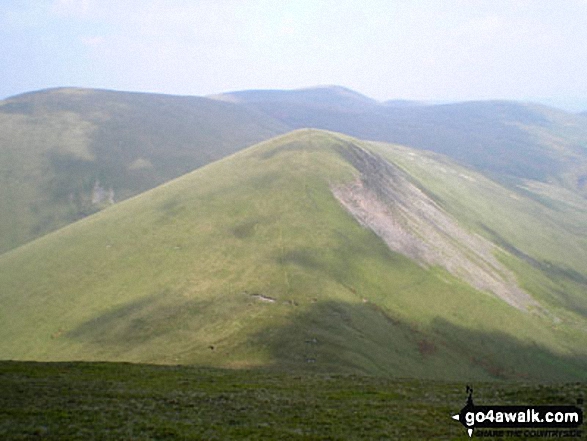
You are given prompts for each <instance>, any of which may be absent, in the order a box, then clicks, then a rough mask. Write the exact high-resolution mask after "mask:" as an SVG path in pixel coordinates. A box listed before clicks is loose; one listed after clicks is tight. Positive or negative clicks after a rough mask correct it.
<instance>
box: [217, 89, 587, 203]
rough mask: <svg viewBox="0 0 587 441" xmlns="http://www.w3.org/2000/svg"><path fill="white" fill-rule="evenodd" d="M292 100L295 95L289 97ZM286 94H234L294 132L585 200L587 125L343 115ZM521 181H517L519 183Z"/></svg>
mask: <svg viewBox="0 0 587 441" xmlns="http://www.w3.org/2000/svg"><path fill="white" fill-rule="evenodd" d="M290 93H292V94H293V93H294V92H290ZM282 94H286V95H285V96H287V92H278V91H274V92H271V93H267V94H254V96H253V98H251V99H249V94H248V93H247V92H242V93H239V92H235V93H231V94H228V95H227V96H228V97H234V96H238V97H239V100H238V102H239V103H242V104H248V105H249V107H250V108H254V109H256V110H259V111H262V112H264V113H265V114H267V115H269V116H272V117H274V118H276V119H278V120H280V121H281V122H283V123H284V124H286V125H287V126H289V127H291V128H292V129H296V128H304V127H312V128H318V129H324V130H332V131H336V132H341V133H345V134H348V135H351V136H356V137H359V138H361V139H369V140H376V141H384V142H393V143H398V144H402V145H409V146H412V147H416V148H419V149H425V150H432V151H435V152H437V153H442V154H444V155H448V156H450V157H452V158H453V159H456V160H457V161H459V162H461V163H463V164H467V165H470V166H473V167H475V168H476V169H477V170H480V171H483V172H487V173H490V174H492V175H493V176H495V177H498V178H500V179H504V178H505V179H506V181H507V180H508V179H511V178H514V179H516V180H519V179H531V180H537V181H540V182H556V183H558V184H560V185H563V186H565V187H566V188H568V189H571V190H574V191H578V192H580V193H581V194H583V195H584V196H587V185H586V182H587V119H585V118H583V117H581V116H578V115H574V114H571V113H567V112H563V111H560V110H556V109H553V108H549V107H545V106H540V105H537V104H524V103H516V102H507V101H480V102H465V103H456V104H444V105H412V103H411V102H399V103H398V102H395V104H394V102H393V101H391V102H387V103H382V104H374V103H371V105H369V106H363V107H357V106H355V107H348V108H340V107H336V106H330V107H328V106H322V105H320V100H319V98H318V96H317V95H316V102H310V103H308V102H305V101H301V100H291V99H286V98H285V97H283V99H280V97H282V96H283V95H282ZM516 182H517V181H516Z"/></svg>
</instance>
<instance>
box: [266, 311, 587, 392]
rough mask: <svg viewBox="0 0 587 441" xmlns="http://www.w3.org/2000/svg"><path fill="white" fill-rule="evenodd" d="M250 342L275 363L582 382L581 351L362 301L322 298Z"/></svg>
mask: <svg viewBox="0 0 587 441" xmlns="http://www.w3.org/2000/svg"><path fill="white" fill-rule="evenodd" d="M255 342H256V343H258V344H261V345H263V346H265V347H266V348H269V350H270V351H271V353H272V356H273V358H274V360H275V361H274V366H273V367H276V368H285V369H294V370H296V369H301V370H310V371H314V372H332V371H334V372H344V373H363V374H364V373H366V374H374V375H384V376H394V377H398V376H399V377H417V378H431V379H444V380H462V379H471V380H474V379H478V380H482V379H504V380H506V379H507V380H537V381H577V380H583V381H585V380H586V379H587V374H586V372H587V355H583V356H561V355H558V354H555V353H553V352H552V351H550V350H549V349H547V348H544V347H542V346H539V345H538V344H535V343H531V342H522V341H519V340H517V339H516V338H514V337H512V336H510V335H507V334H505V333H502V332H491V333H485V332H480V331H476V330H470V329H466V328H463V327H460V326H457V325H454V324H452V323H450V322H448V321H446V320H444V319H441V318H437V319H435V320H434V321H433V322H432V324H431V326H429V327H428V328H424V327H423V326H422V327H418V328H416V327H414V326H412V325H410V324H408V323H405V322H402V321H399V320H397V319H394V318H392V317H391V316H389V315H388V314H387V313H386V312H384V311H383V310H382V309H381V308H379V307H378V306H376V305H374V304H372V303H369V302H366V303H362V304H349V303H343V302H323V303H316V304H314V305H312V306H311V307H310V308H309V309H308V310H307V311H305V312H301V313H299V314H298V315H297V316H296V317H295V319H292V320H291V321H290V323H289V324H288V325H287V326H284V327H281V328H278V329H275V328H273V329H266V330H265V331H263V332H261V333H259V334H258V335H256V336H255Z"/></svg>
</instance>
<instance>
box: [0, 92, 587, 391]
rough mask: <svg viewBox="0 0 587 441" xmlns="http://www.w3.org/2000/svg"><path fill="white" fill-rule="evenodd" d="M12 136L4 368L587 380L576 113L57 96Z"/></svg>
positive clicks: (507, 107) (297, 100) (319, 98)
mask: <svg viewBox="0 0 587 441" xmlns="http://www.w3.org/2000/svg"><path fill="white" fill-rule="evenodd" d="M0 128H1V129H0V181H1V182H2V183H3V185H2V186H0V203H1V206H2V210H1V212H0V228H1V231H2V235H1V236H0V238H1V240H2V242H1V246H2V251H3V253H2V254H0V304H2V308H0V359H21V360H22V359H27V360H111V361H114V360H116V361H132V362H149V363H169V364H176V363H182V364H198V365H206V366H221V367H232V368H236V367H265V368H275V369H282V370H288V371H307V370H310V371H316V372H342V373H361V374H365V373H366V374H373V375H385V376H411V377H418V378H437V379H463V378H467V379H469V378H470V379H489V378H506V379H524V380H543V381H546V380H565V381H567V380H573V381H575V380H582V381H584V380H585V379H586V378H587V377H586V372H587V350H586V349H585V348H587V344H586V343H587V296H586V293H587V266H586V265H585V262H586V261H587V197H586V196H587V195H586V185H587V165H586V164H587V153H586V152H587V144H586V142H585V141H586V140H587V136H586V132H587V119H586V118H585V117H583V116H579V115H573V114H569V113H565V112H562V111H559V110H556V109H551V108H546V107H543V106H537V105H533V104H519V103H510V102H476V103H461V104H453V105H435V106H430V105H425V104H416V103H414V104H411V103H410V104H407V105H403V104H401V105H397V104H396V105H390V104H389V103H377V102H374V101H373V100H370V99H369V98H366V97H363V96H362V95H360V94H358V93H356V92H353V91H349V90H347V89H344V88H339V87H330V88H319V89H309V90H302V91H246V92H234V93H229V94H224V95H221V96H216V97H214V98H199V97H174V96H162V95H151V94H137V93H125V92H111V91H98V90H85V89H55V90H48V91H41V92H34V93H31V94H26V95H21V96H18V97H14V98H11V99H8V100H5V101H3V102H0ZM340 132H344V133H340ZM345 133H346V134H345ZM350 135H352V136H350ZM359 136H360V137H361V138H364V139H359ZM365 139H367V140H365ZM259 141H260V142H259ZM400 144H403V145H400ZM51 231H52V232H51Z"/></svg>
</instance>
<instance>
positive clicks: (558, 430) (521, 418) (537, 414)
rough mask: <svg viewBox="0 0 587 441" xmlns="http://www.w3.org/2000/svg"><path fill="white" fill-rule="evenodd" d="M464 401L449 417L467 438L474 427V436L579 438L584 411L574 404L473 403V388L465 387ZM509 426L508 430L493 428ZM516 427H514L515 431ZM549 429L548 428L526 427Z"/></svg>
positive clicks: (471, 433) (471, 434)
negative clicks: (466, 434) (480, 404)
mask: <svg viewBox="0 0 587 441" xmlns="http://www.w3.org/2000/svg"><path fill="white" fill-rule="evenodd" d="M467 395H468V396H467V404H466V405H465V407H463V408H462V409H461V411H460V412H459V413H457V414H456V415H453V416H452V418H453V419H454V420H456V421H459V422H460V423H461V424H462V425H463V426H465V429H467V433H468V434H469V437H472V436H473V431H474V430H476V429H489V430H486V431H485V430H484V431H481V432H480V433H478V434H476V436H481V437H484V436H491V437H504V436H516V437H520V436H523V437H526V438H532V437H540V438H560V437H564V438H570V437H580V436H581V430H578V429H577V428H578V427H579V426H580V425H581V424H583V411H582V410H581V409H579V408H578V407H576V406H530V405H528V406H476V405H475V404H474V403H473V389H472V388H471V387H469V386H467ZM494 429H509V430H494ZM514 429H517V430H514ZM529 429H551V430H529Z"/></svg>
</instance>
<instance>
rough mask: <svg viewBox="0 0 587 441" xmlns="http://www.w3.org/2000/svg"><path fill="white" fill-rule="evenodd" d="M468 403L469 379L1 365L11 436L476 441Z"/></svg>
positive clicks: (0, 397)
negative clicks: (458, 417) (459, 415)
mask: <svg viewBox="0 0 587 441" xmlns="http://www.w3.org/2000/svg"><path fill="white" fill-rule="evenodd" d="M474 388H475V399H476V400H477V401H478V402H483V403H491V404H521V403H523V404H536V405H538V404H561V405H568V404H575V403H576V401H577V399H578V398H580V397H584V396H585V394H586V393H587V386H585V385H584V384H574V383H566V384H548V385H542V386H541V385H537V384H532V383H475V384H474ZM465 398H466V395H465V384H463V383H459V382H439V381H421V380H402V379H396V380H389V379H381V378H375V377H365V376H354V375H311V374H307V373H306V374H296V373H290V374H284V373H278V372H275V371H271V370H245V371H240V370H218V369H203V368H196V367H189V366H182V367H179V366H151V365H137V364H121V363H25V362H0V437H1V438H2V439H37V438H40V439H48V440H62V439H141V440H148V439H157V440H161V439H208V440H227V439H287V440H297V439H299V440H302V439H303V440H326V439H328V440H349V439H350V440H352V439H365V440H373V439H413V440H416V439H452V440H465V439H469V438H468V436H467V435H466V433H465V430H464V429H463V427H462V426H461V425H460V424H459V423H458V422H456V421H453V420H452V419H451V415H453V414H454V413H456V412H458V411H459V410H460V409H461V407H462V406H463V405H464V403H465ZM486 439H487V438H486ZM488 439H493V438H488ZM515 439H524V438H515Z"/></svg>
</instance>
